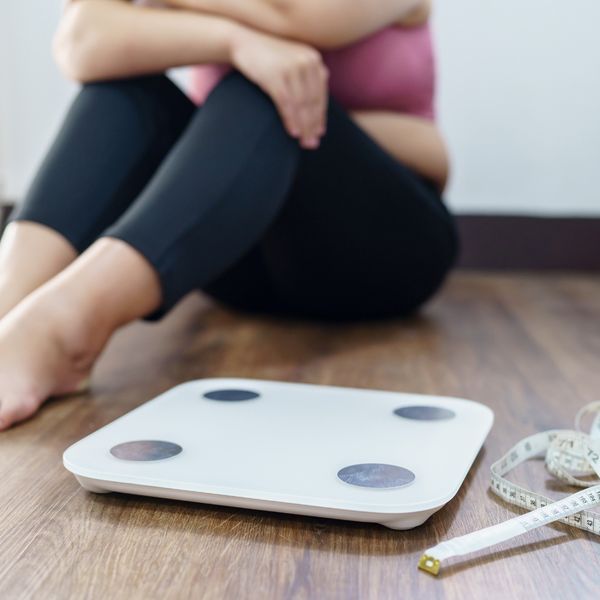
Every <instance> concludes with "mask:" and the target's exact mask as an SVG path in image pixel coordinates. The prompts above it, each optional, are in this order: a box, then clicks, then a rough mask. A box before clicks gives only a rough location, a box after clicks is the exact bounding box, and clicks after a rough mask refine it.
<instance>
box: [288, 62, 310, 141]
mask: <svg viewBox="0 0 600 600" xmlns="http://www.w3.org/2000/svg"><path fill="white" fill-rule="evenodd" d="M287 82H288V89H289V90H290V92H291V94H292V97H293V99H294V100H293V101H294V105H295V110H296V117H297V120H298V121H297V122H298V124H299V126H300V144H301V145H302V146H303V147H306V145H307V143H308V141H309V140H310V138H311V137H313V135H314V134H313V132H312V131H311V128H310V127H311V123H310V111H309V109H308V106H307V104H308V101H307V89H306V85H305V83H304V77H303V75H302V72H301V71H300V70H299V69H297V70H294V71H293V72H291V73H289V74H288V78H287Z"/></svg>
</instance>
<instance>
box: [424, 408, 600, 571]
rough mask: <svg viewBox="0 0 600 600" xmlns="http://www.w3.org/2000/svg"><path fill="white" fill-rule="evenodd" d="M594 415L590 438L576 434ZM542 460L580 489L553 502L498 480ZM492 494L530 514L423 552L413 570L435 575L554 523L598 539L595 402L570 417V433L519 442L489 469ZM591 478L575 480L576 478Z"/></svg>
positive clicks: (598, 418) (599, 455) (599, 453)
mask: <svg viewBox="0 0 600 600" xmlns="http://www.w3.org/2000/svg"><path fill="white" fill-rule="evenodd" d="M590 414H591V415H593V414H595V417H594V419H593V422H592V426H591V429H590V433H589V434H587V433H584V432H583V431H582V430H581V425H582V421H583V419H584V418H585V417H586V416H587V415H590ZM544 454H545V456H546V468H547V469H548V471H550V473H552V474H553V475H554V476H555V477H557V478H558V479H560V480H561V481H564V482H565V483H567V484H569V485H574V486H577V487H582V488H586V489H585V490H583V491H580V492H577V493H575V494H572V495H571V496H567V497H566V498H563V499H562V500H559V501H558V502H554V501H553V500H551V499H550V498H547V497H546V496H543V495H542V494H537V493H535V492H531V491H529V490H528V489H526V488H524V487H521V486H519V485H516V484H514V483H511V482H510V481H508V479H505V478H504V475H506V473H508V472H509V471H511V470H512V469H514V468H515V467H516V466H517V465H519V464H521V463H522V462H524V461H526V460H529V459H530V458H534V457H538V456H543V455H544ZM491 470H492V480H491V489H492V491H493V492H494V493H495V494H497V495H498V496H500V497H501V498H503V499H504V500H506V501H507V502H510V503H511V504H514V505H516V506H521V507H522V508H526V509H527V510H529V511H531V512H529V513H527V514H524V515H519V516H518V517H515V518H513V519H509V520H508V521H505V522H504V523H500V524H498V525H492V526H491V527H486V528H485V529H480V530H479V531H474V532H473V533H469V534H467V535H463V536H460V537H456V538H453V539H451V540H448V541H446V542H441V543H440V544H438V545H437V546H434V547H433V548H430V549H429V550H426V551H425V554H424V555H423V556H422V557H421V560H420V561H419V568H420V569H423V570H424V571H427V572H429V573H432V574H433V575H437V574H438V573H439V570H440V563H441V562H442V561H445V560H446V559H448V558H451V557H452V556H461V555H463V554H468V553H469V552H475V551H476V550H482V549H483V548H488V547H489V546H493V545H494V544H499V543H500V542H504V541H506V540H509V539H511V538H513V537H516V536H518V535H521V534H523V533H527V532H528V531H531V530H532V529H536V528H537V527H541V526H542V525H547V524H548V523H552V522H554V521H562V522H563V523H567V524H568V525H571V526H573V527H577V528H579V529H583V530H584V531H589V532H590V533H595V534H597V535H600V513H598V512H591V511H590V510H589V509H591V508H593V507H595V506H598V505H600V402H593V403H591V404H588V405H587V406H584V407H583V408H582V409H581V410H580V411H579V412H578V413H577V416H576V417H575V430H570V429H565V430H560V429H559V430H550V431H544V432H543V433H536V434H535V435H531V436H529V437H526V438H525V439H523V440H521V441H520V442H519V443H518V444H516V445H515V446H513V447H512V448H511V449H510V450H509V451H508V453H507V454H505V455H504V456H503V457H502V458H501V459H500V460H498V461H496V462H495V463H494V464H493V465H492V467H491ZM594 475H596V477H594V478H592V479H581V478H582V477H588V478H589V477H590V476H594Z"/></svg>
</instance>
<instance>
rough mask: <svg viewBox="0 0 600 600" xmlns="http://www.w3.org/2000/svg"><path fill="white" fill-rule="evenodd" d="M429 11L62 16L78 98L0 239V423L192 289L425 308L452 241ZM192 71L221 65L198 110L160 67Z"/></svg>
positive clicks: (61, 48) (204, 1)
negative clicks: (125, 329)
mask: <svg viewBox="0 0 600 600" xmlns="http://www.w3.org/2000/svg"><path fill="white" fill-rule="evenodd" d="M428 15H429V5H428V0H355V1H354V2H351V3H348V2H346V0H277V1H274V0H244V2H237V1H236V0H172V1H171V2H170V5H168V6H153V7H150V6H140V5H138V4H131V3H128V2H126V1H125V0H71V1H70V2H68V3H67V6H66V8H65V11H64V15H63V18H62V20H61V23H60V26H59V29H58V31H57V34H56V36H55V43H54V54H55V58H56V61H57V63H58V65H59V67H60V68H61V69H62V71H63V72H64V73H65V74H66V75H67V76H68V77H70V78H72V79H74V80H76V81H79V82H81V83H82V84H83V86H82V88H81V90H80V92H79V94H78V95H77V97H76V99H75V100H74V102H73V104H72V106H71V108H70V110H69V112H68V114H67V117H66V119H65V122H64V124H63V126H62V129H61V131H60V133H59V135H58V137H57V139H56V140H55V142H54V144H53V146H52V148H51V149H50V151H49V153H48V155H47V157H46V159H45V161H44V163H43V165H42V166H41V168H40V170H39V172H38V173H37V175H36V177H35V179H34V181H33V183H32V185H31V187H30V189H29V191H28V194H27V196H26V198H25V201H24V202H23V204H22V205H21V207H20V208H19V210H18V211H17V213H16V214H15V215H14V217H13V219H12V222H11V223H10V224H9V226H8V227H7V229H6V232H5V235H4V238H3V240H2V242H1V244H0V430H1V429H6V428H8V427H10V426H11V425H13V424H14V423H17V422H18V421H22V420H24V419H26V418H28V417H30V416H31V415H33V414H34V413H35V412H36V411H37V409H38V408H39V406H40V405H41V404H42V402H43V401H44V400H45V399H47V398H48V397H49V396H51V395H58V394H64V393H68V392H72V391H74V390H77V389H78V388H79V387H80V386H81V384H82V382H83V381H85V380H86V378H87V377H88V375H89V373H90V371H91V369H92V366H93V364H94V362H95V360H96V359H97V357H98V356H99V354H100V352H101V351H102V349H103V348H104V346H105V344H106V342H107V341H108V339H109V338H110V336H111V335H112V334H113V333H114V332H115V330H116V329H117V328H119V327H120V326H122V325H124V324H126V323H128V322H130V321H132V320H134V319H137V318H146V319H150V320H152V319H157V318H159V317H160V316H162V315H164V314H165V313H166V312H167V311H168V310H170V309H171V307H172V306H173V305H175V304H176V303H177V301H178V300H179V299H180V298H182V297H183V296H184V295H185V294H187V293H188V292H190V291H191V290H194V289H201V290H203V291H204V292H206V293H208V294H209V295H211V296H212V297H213V298H215V299H217V300H219V301H221V302H223V303H225V304H228V305H230V306H232V307H236V308H239V309H242V310H248V311H266V312H275V313H279V314H285V315H299V316H306V317H312V318H321V319H361V318H373V317H384V316H400V315H405V314H408V313H410V312H412V311H414V310H416V309H417V308H418V307H419V306H420V305H422V304H423V303H424V302H425V301H426V300H427V299H428V298H430V297H431V295H432V294H433V293H434V292H435V291H436V290H437V289H438V287H439V286H440V284H441V282H442V281H443V279H444V277H445V275H446V273H447V271H448V270H449V268H450V267H451V265H452V264H453V261H454V257H455V254H456V246H457V241H456V235H455V229H454V224H453V220H452V217H451V216H450V214H449V213H448V211H447V209H446V208H445V206H444V204H443V202H442V199H441V197H440V194H441V192H442V190H443V188H444V185H445V182H446V178H447V170H448V166H447V157H446V152H445V149H444V144H443V142H442V140H441V137H440V135H439V133H438V131H437V129H436V126H435V124H434V122H433V120H432V117H433V111H432V106H433V105H432V101H433V86H432V83H433V64H432V57H431V47H430V44H429V31H428V28H427V25H426V22H427V19H428ZM190 64H195V65H213V66H212V67H211V66H206V67H199V71H198V74H197V80H198V81H197V85H196V92H197V93H198V94H199V95H201V96H202V95H204V96H208V97H207V98H206V101H205V102H204V103H203V104H202V105H201V106H200V107H197V106H196V105H195V104H194V102H192V100H190V98H188V97H187V96H186V95H185V94H184V93H183V92H181V91H180V90H179V88H177V87H176V86H175V85H174V84H173V83H172V82H171V81H170V80H169V79H167V78H166V77H165V76H164V74H162V73H163V72H164V70H165V69H168V68H170V67H174V66H179V65H190ZM215 65H216V66H215ZM227 67H230V68H231V69H230V71H229V72H228V73H223V69H227ZM329 90H331V91H332V95H331V97H329V95H328V91H329ZM42 94H43V91H42ZM41 101H43V98H42V99H41Z"/></svg>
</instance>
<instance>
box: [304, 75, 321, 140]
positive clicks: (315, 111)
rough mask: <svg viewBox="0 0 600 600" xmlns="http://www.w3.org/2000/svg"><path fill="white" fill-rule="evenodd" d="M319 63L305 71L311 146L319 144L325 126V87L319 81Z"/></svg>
mask: <svg viewBox="0 0 600 600" xmlns="http://www.w3.org/2000/svg"><path fill="white" fill-rule="evenodd" d="M318 69H319V65H318V64H315V65H312V66H311V67H310V68H308V69H306V70H305V71H304V73H303V79H304V86H305V89H306V96H305V105H304V107H305V110H306V114H307V120H308V135H309V137H308V139H307V144H308V147H310V148H317V147H318V145H319V137H320V131H321V129H322V127H323V111H322V105H323V88H322V86H321V84H320V81H319V73H318Z"/></svg>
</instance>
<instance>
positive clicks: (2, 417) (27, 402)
mask: <svg viewBox="0 0 600 600" xmlns="http://www.w3.org/2000/svg"><path fill="white" fill-rule="evenodd" d="M39 406H40V403H39V402H38V401H37V400H36V399H35V398H34V397H33V396H29V395H20V396H3V397H2V398H1V399H0V431H4V430H5V429H8V428H9V427H11V426H12V425H14V424H15V423H18V422H19V421H24V420H25V419H28V418H29V417H31V416H32V415H33V414H34V413H35V412H36V411H37V410H38V408H39Z"/></svg>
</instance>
